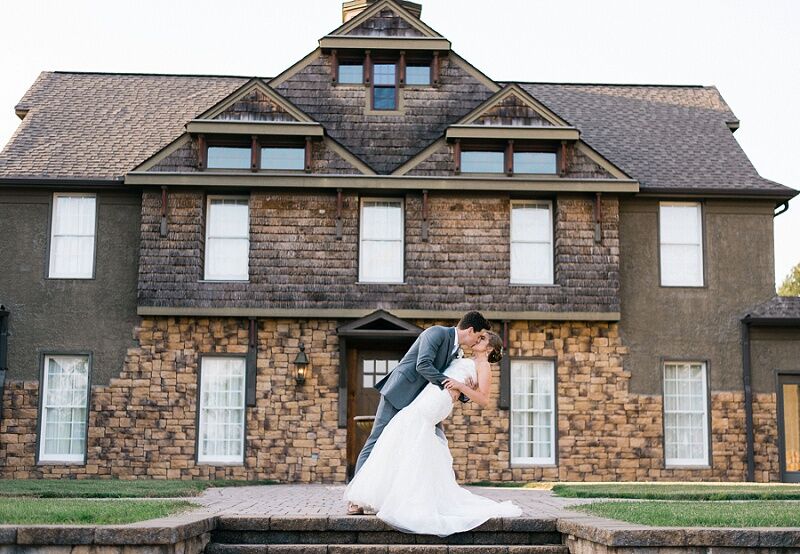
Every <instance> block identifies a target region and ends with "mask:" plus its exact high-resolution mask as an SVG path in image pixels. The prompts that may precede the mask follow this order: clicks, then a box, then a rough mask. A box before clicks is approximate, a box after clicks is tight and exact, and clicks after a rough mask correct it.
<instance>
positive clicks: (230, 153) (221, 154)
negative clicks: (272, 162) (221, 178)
mask: <svg viewBox="0 0 800 554" xmlns="http://www.w3.org/2000/svg"><path fill="white" fill-rule="evenodd" d="M250 156H251V149H250V148H249V147H245V146H241V147H239V146H209V147H208V162H207V166H208V168H209V169H250Z"/></svg>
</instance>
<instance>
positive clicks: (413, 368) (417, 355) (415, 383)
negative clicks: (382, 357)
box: [375, 325, 469, 410]
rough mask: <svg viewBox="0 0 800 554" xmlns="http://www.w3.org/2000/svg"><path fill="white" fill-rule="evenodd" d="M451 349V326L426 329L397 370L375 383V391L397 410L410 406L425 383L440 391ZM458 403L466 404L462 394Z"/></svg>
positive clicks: (453, 339) (450, 360)
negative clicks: (436, 387)
mask: <svg viewBox="0 0 800 554" xmlns="http://www.w3.org/2000/svg"><path fill="white" fill-rule="evenodd" d="M454 346H455V333H454V332H453V327H443V326H441V325H434V326H433V327H428V328H427V329H425V330H424V331H423V332H422V333H420V335H419V337H417V340H416V341H414V344H412V345H411V348H410V349H409V350H408V352H406V355H405V356H403V359H402V360H400V363H399V364H397V367H396V368H394V370H392V372H391V373H389V375H387V376H386V377H384V378H383V379H381V380H380V381H378V382H377V383H375V388H376V389H378V391H379V392H380V393H381V394H382V395H383V396H384V398H385V399H386V400H387V401H388V402H389V403H390V404H391V405H392V406H394V407H395V408H397V409H398V410H402V409H403V408H405V407H406V406H408V405H409V404H411V401H412V400H414V399H415V398H416V397H417V395H418V394H419V393H420V392H421V391H422V389H423V388H425V386H426V385H427V384H428V383H429V382H430V383H433V384H434V385H436V386H438V387H439V388H440V389H443V388H444V385H443V384H442V381H444V380H445V379H446V378H447V377H446V376H445V375H444V373H443V371H444V370H445V369H446V368H447V366H448V365H450V362H452V361H453V359H454V358H455V357H456V354H455V353H453V347H454ZM459 400H461V401H462V402H469V398H467V397H466V396H465V395H464V394H462V395H461V396H460V397H459Z"/></svg>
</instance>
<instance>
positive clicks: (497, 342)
mask: <svg viewBox="0 0 800 554" xmlns="http://www.w3.org/2000/svg"><path fill="white" fill-rule="evenodd" d="M486 336H487V337H488V338H489V348H491V350H490V351H489V357H488V360H489V363H490V364H499V363H500V360H502V359H503V339H501V338H500V335H498V334H497V333H495V332H494V331H486Z"/></svg>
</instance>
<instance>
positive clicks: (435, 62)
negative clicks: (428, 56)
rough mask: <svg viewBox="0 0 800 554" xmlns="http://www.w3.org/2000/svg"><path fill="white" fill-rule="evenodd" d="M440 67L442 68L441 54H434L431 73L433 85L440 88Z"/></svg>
mask: <svg viewBox="0 0 800 554" xmlns="http://www.w3.org/2000/svg"><path fill="white" fill-rule="evenodd" d="M439 66H440V62H439V52H434V53H433V63H432V64H431V73H432V75H431V76H432V80H431V84H432V85H433V86H434V87H438V86H439V73H440V72H439Z"/></svg>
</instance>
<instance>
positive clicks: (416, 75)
mask: <svg viewBox="0 0 800 554" xmlns="http://www.w3.org/2000/svg"><path fill="white" fill-rule="evenodd" d="M406 84H407V85H420V86H428V85H430V84H431V66H429V65H409V66H406Z"/></svg>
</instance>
